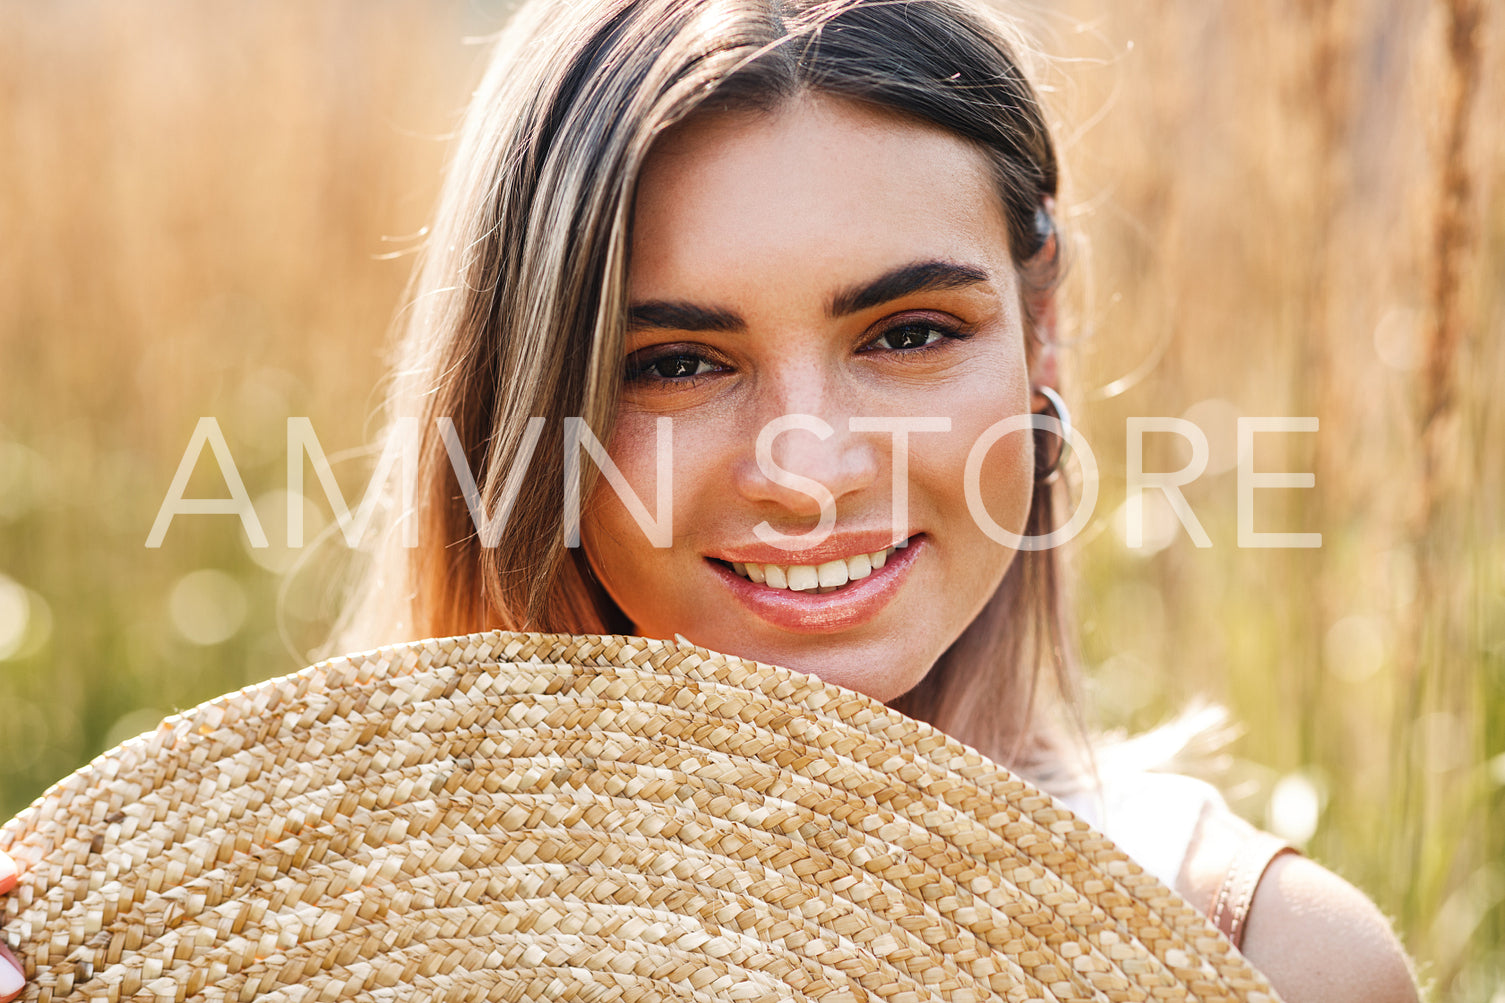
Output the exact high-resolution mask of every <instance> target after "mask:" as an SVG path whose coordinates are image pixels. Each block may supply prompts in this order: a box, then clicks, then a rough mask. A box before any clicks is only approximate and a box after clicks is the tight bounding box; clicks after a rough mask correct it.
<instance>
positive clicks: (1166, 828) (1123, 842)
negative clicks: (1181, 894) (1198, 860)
mask: <svg viewBox="0 0 1505 1003" xmlns="http://www.w3.org/2000/svg"><path fill="white" fill-rule="evenodd" d="M1102 784H1103V785H1102V789H1101V790H1100V791H1096V790H1094V791H1082V792H1079V793H1075V794H1070V795H1067V796H1066V797H1063V798H1061V799H1060V800H1061V801H1062V802H1063V803H1064V804H1065V805H1066V807H1068V808H1070V809H1071V810H1072V811H1074V812H1076V814H1078V815H1080V816H1081V817H1082V818H1083V819H1084V820H1085V821H1086V822H1087V823H1088V824H1089V825H1091V826H1092V827H1093V828H1094V829H1096V830H1097V831H1098V832H1101V833H1102V834H1103V835H1105V836H1107V837H1108V838H1109V839H1111V840H1113V842H1115V843H1117V844H1118V846H1119V848H1120V849H1121V850H1123V851H1124V852H1125V853H1127V854H1128V855H1129V856H1130V857H1132V858H1133V859H1134V862H1135V863H1137V864H1138V865H1139V866H1140V867H1143V868H1144V869H1145V870H1146V871H1149V872H1150V873H1151V874H1153V875H1155V877H1157V878H1159V879H1160V880H1161V882H1163V883H1164V884H1165V885H1166V887H1168V888H1175V887H1176V876H1177V875H1178V874H1180V873H1181V865H1182V863H1183V862H1184V861H1185V860H1186V851H1187V850H1188V849H1189V848H1190V847H1191V838H1192V836H1193V835H1194V834H1195V832H1196V827H1197V819H1198V818H1200V817H1201V814H1202V810H1203V809H1204V808H1205V807H1207V806H1208V805H1212V806H1213V807H1214V808H1222V809H1226V808H1227V804H1226V802H1224V800H1223V795H1221V794H1220V793H1218V789H1217V788H1216V787H1213V786H1212V785H1211V784H1209V783H1206V782H1204V781H1201V780H1197V779H1196V778H1194V777H1187V776H1182V775H1181V774H1178V773H1148V772H1128V773H1117V774H1113V775H1109V776H1104V777H1103V779H1102Z"/></svg>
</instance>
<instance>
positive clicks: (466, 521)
mask: <svg viewBox="0 0 1505 1003" xmlns="http://www.w3.org/2000/svg"><path fill="white" fill-rule="evenodd" d="M1027 52H1028V50H1027V49H1026V48H1025V47H1023V46H1022V45H1021V43H1020V41H1019V39H1018V38H1017V36H1016V32H1015V31H1014V29H1013V27H1012V26H1011V25H1010V24H1009V22H1008V21H1007V20H1005V19H1004V18H1002V17H1001V16H999V15H997V14H995V13H994V12H992V11H990V10H988V9H987V8H984V7H981V6H978V5H975V4H972V3H966V2H962V0H909V2H904V3H893V2H881V0H878V2H863V0H856V2H853V0H835V2H832V0H594V2H572V3H567V4H566V3H558V2H551V0H535V2H533V3H531V4H529V5H527V6H525V7H524V8H523V9H522V10H521V11H520V12H519V14H518V15H517V16H516V18H515V20H514V21H513V23H512V24H511V26H510V27H509V28H508V30H507V31H506V32H504V33H503V35H502V36H501V37H500V38H499V40H498V42H497V46H496V50H495V55H494V58H493V59H492V61H491V63H490V65H489V69H488V71H487V73H486V75H485V78H484V80H483V82H482V83H481V85H480V87H479V89H478V90H477V91H476V92H475V95H474V97H473V99H472V101H471V104H470V108H469V112H468V114H467V117H466V120H465V124H464V127H463V130H462V132H461V136H460V140H459V143H458V146H457V148H456V151H455V153H454V155H453V159H452V162H451V164H450V167H449V173H448V176H447V180H446V184H445V186H444V189H443V194H442V196H441V201H440V204H439V208H438V212H437V215H436V219H435V222H434V225H433V227H432V230H431V233H430V235H429V237H428V240H427V244H426V247H425V250H424V252H423V258H422V261H421V267H420V269H419V270H418V271H417V272H416V274H415V279H414V287H413V289H412V295H411V306H410V308H409V312H408V317H407V323H406V328H405V331H404V332H403V334H402V337H401V339H400V341H399V342H398V346H397V347H398V350H397V357H396V359H395V367H394V372H393V377H392V382H391V385H390V387H389V394H388V397H387V401H386V407H385V416H386V419H387V422H388V424H387V433H386V434H387V435H388V436H392V435H396V434H398V428H399V419H401V418H404V417H416V418H417V419H418V424H417V429H418V432H417V434H418V442H419V449H418V469H417V491H416V497H415V505H414V508H413V509H412V510H411V511H410V512H407V513H405V514H404V515H403V518H408V519H416V520H417V523H416V526H415V527H412V528H413V529H416V532H417V539H418V544H419V545H418V546H417V547H416V548H413V549H407V548H404V547H403V546H402V545H401V536H402V527H401V526H400V525H399V523H400V520H399V519H397V518H396V517H395V510H389V515H391V516H392V518H389V526H388V531H387V533H386V534H385V535H384V536H383V538H382V540H381V542H380V543H379V544H378V545H377V546H376V548H375V549H374V552H373V555H372V556H373V561H372V563H371V565H370V567H369V571H368V572H367V573H366V575H365V577H364V580H363V581H362V582H361V584H360V587H359V588H358V590H357V591H356V593H355V595H354V596H353V597H352V600H351V602H350V604H349V606H348V608H347V611H346V616H345V617H344V618H343V620H342V622H341V624H340V626H339V628H338V629H337V631H336V633H335V634H334V635H333V636H332V638H331V641H330V643H329V644H328V645H326V653H331V652H334V651H336V650H351V649H354V648H360V647H370V646H373V645H376V644H381V643H387V642H391V641H399V640H407V639H413V638H418V637H424V636H441V635H453V634H464V633H470V632H474V631H480V630H486V629H491V628H497V627H501V628H510V629H528V630H542V631H568V632H602V631H604V632H627V631H630V630H631V624H629V623H628V622H626V620H625V618H624V617H623V615H622V613H621V611H620V610H619V609H617V607H616V606H615V604H613V603H612V601H611V600H610V599H609V598H608V597H607V596H606V594H605V593H604V592H603V591H602V590H601V589H600V587H599V586H598V585H596V584H595V582H594V580H593V578H592V577H591V575H590V574H589V572H588V571H587V569H586V564H585V560H584V555H583V554H582V553H581V551H580V550H579V549H578V548H575V549H571V548H569V547H567V546H566V545H565V539H564V534H563V527H562V516H561V513H562V512H563V507H564V487H563V474H564V469H563V467H564V461H563V455H562V445H563V428H564V421H563V419H564V418H566V417H577V416H578V417H580V418H583V419H584V420H585V422H586V425H587V426H588V427H589V428H590V429H592V430H595V431H596V433H597V434H598V435H600V437H601V438H602V439H603V441H604V440H605V439H606V438H607V437H606V435H605V434H604V433H605V432H606V431H607V430H609V429H610V428H611V427H612V421H613V416H614V413H615V407H616V403H617V395H618V390H619V386H620V380H621V369H622V354H623V348H622V345H623V330H624V322H625V315H626V306H627V304H626V280H627V269H628V265H629V262H628V250H629V247H630V240H629V235H630V228H631V224H632V205H633V197H634V192H635V189H636V184H637V179H638V176H639V172H640V170H641V168H642V165H643V163H644V160H645V158H646V157H647V155H648V153H649V150H650V149H651V147H652V144H653V142H654V140H655V138H656V137H657V136H659V135H660V134H661V133H662V132H663V131H664V130H666V129H668V128H669V127H671V126H673V125H674V124H676V123H678V122H682V121H684V120H685V119H686V117H687V116H689V115H691V114H692V113H694V112H696V111H697V110H702V109H704V110H713V109H714V110H718V111H719V110H732V109H736V110H748V109H754V110H762V111H770V112H771V111H774V110H776V109H777V108H779V107H780V106H781V104H782V103H783V102H785V101H788V100H789V99H791V98H792V97H794V96H796V95H798V94H800V93H802V92H808V91H818V92H823V93H826V94H830V95H835V96H840V97H843V98H846V99H850V100H854V101H861V102H866V103H868V104H871V105H876V106H879V107H881V108H883V109H886V110H888V111H890V112H892V113H895V114H899V115H903V116H908V117H911V118H914V119H919V120H922V121H924V122H927V123H931V124H933V125H936V126H939V127H941V128H943V129H946V130H948V131H950V132H952V133H953V134H955V135H958V136H962V137H965V138H966V139H967V140H969V141H971V142H973V143H975V144H976V145H977V147H978V148H979V149H980V150H981V151H983V152H984V153H985V154H986V156H987V158H988V161H989V163H990V164H991V165H992V168H993V171H994V174H995V181H996V190H997V194H998V198H999V200H1000V202H1001V203H1002V205H1003V206H1004V208H1005V210H1006V214H1007V220H1008V230H1009V243H1010V249H1011V253H1012V256H1013V260H1014V262H1015V264H1016V266H1017V267H1018V269H1019V272H1020V275H1021V278H1022V280H1023V281H1022V282H1021V289H1022V296H1023V298H1024V303H1023V306H1024V312H1025V316H1026V317H1027V318H1028V319H1029V326H1030V332H1031V334H1032V335H1033V336H1032V337H1031V338H1029V339H1027V341H1028V343H1029V346H1030V349H1029V350H1030V353H1031V357H1032V358H1033V354H1034V353H1035V352H1036V351H1038V346H1037V339H1038V337H1040V335H1041V331H1042V327H1041V325H1040V324H1039V323H1038V320H1039V316H1040V313H1041V311H1042V309H1044V308H1045V307H1044V306H1043V305H1044V304H1048V303H1049V299H1050V295H1051V292H1052V290H1053V288H1054V285H1055V282H1056V280H1057V273H1058V269H1059V254H1058V253H1057V250H1058V246H1059V245H1058V241H1057V238H1056V234H1055V226H1054V222H1053V220H1052V219H1051V216H1050V211H1049V210H1050V206H1051V205H1052V198H1053V196H1054V195H1055V192H1056V186H1057V164H1056V157H1055V151H1054V147H1053V145H1052V142H1051V138H1050V135H1049V131H1048V129H1047V126H1046V122H1045V117H1044V114H1043V112H1042V109H1041V106H1040V102H1039V101H1038V99H1037V97H1036V94H1035V92H1034V90H1033V89H1032V87H1031V85H1030V83H1029V82H1028V77H1027V74H1026V72H1025V68H1024V66H1023V65H1022V63H1021V59H1022V57H1023V55H1024V54H1026V53H1027ZM530 418H543V419H544V421H543V422H542V430H541V438H538V439H533V440H530V438H529V435H530V426H529V419H530ZM442 419H448V420H450V421H452V422H453V429H454V436H453V439H452V441H451V442H450V443H449V444H448V445H447V444H446V441H445V437H444V432H443V426H442V424H441V420H442ZM410 426H411V423H410ZM531 429H532V432H534V433H538V431H539V428H538V423H537V422H535V423H534V424H533V426H531ZM530 443H531V444H532V446H533V448H532V452H531V457H529V456H528V446H529V444H530ZM451 450H454V451H455V452H456V453H462V452H463V459H464V460H465V462H466V463H467V464H468V465H469V469H470V470H471V471H472V472H473V473H474V477H475V485H476V491H475V493H474V496H473V497H472V498H471V499H470V500H469V502H467V498H466V492H465V491H464V490H462V489H461V486H460V485H459V483H458V481H457V479H456V475H455V473H454V471H453V469H452V457H451ZM525 457H526V458H527V459H525ZM455 458H456V459H458V458H459V457H455ZM589 489H590V485H589V484H585V485H582V488H581V490H582V491H583V492H587V493H588V491H589ZM1052 491H1053V488H1052V486H1051V485H1049V484H1046V483H1038V484H1037V485H1036V488H1035V492H1034V504H1033V508H1032V510H1031V514H1030V518H1029V524H1028V530H1027V532H1029V533H1032V534H1042V533H1045V532H1048V531H1049V530H1050V529H1052V528H1053V524H1054V516H1055V505H1054V499H1053V496H1052ZM472 504H479V506H480V511H482V512H484V513H491V512H496V511H498V510H499V509H500V508H501V507H502V506H505V505H508V504H510V506H511V507H510V512H509V514H508V518H507V520H506V523H505V526H504V527H503V528H502V529H501V532H500V535H499V537H498V538H497V539H496V541H495V545H494V546H487V545H485V544H486V543H487V542H490V541H483V540H482V539H481V538H480V536H479V535H478V533H477V527H476V522H475V521H474V520H473V518H472V515H471V505H472ZM1058 579H1059V571H1058V566H1057V558H1056V556H1055V552H1054V551H1053V550H1041V551H1033V552H1021V553H1020V554H1019V555H1018V557H1017V558H1016V559H1015V561H1014V562H1013V564H1012V565H1011V567H1010V570H1009V572H1008V574H1007V575H1006V577H1005V579H1004V581H1003V583H1002V585H1001V586H1000V587H999V589H998V591H997V594H996V595H994V596H993V597H992V599H991V601H990V602H989V603H988V605H987V607H986V609H985V610H984V612H983V613H982V614H981V615H980V616H979V617H978V618H977V620H976V621H975V622H974V623H973V624H972V625H971V626H970V627H969V628H968V629H967V631H966V632H965V633H964V634H963V635H962V636H961V638H959V639H958V640H957V641H956V643H955V644H954V645H953V646H952V647H951V648H950V649H949V650H948V651H947V652H946V653H945V654H944V655H943V656H942V657H941V659H940V660H939V662H938V663H937V664H936V665H935V666H934V668H933V669H932V670H931V671H930V673H929V675H928V676H927V677H926V678H925V680H924V681H923V682H922V683H921V684H920V685H919V686H918V687H917V688H916V689H915V690H913V691H912V692H910V693H908V694H906V695H905V696H903V697H901V698H900V699H899V700H897V701H895V706H896V707H897V708H898V709H900V710H903V711H904V712H906V713H909V714H911V715H913V716H916V717H919V718H922V719H926V720H929V721H930V722H932V723H934V724H936V725H937V726H938V727H940V728H942V729H943V730H945V731H947V732H949V733H951V734H953V735H955V736H956V737H958V738H961V739H962V740H963V741H966V742H969V743H970V744H972V745H974V746H975V747H977V748H979V749H980V750H982V751H984V752H986V753H989V754H990V755H993V756H995V757H1000V758H1003V759H1005V760H1007V761H1009V762H1011V763H1013V764H1014V765H1015V766H1016V768H1021V769H1025V770H1026V771H1027V772H1031V773H1034V774H1035V775H1037V776H1039V775H1041V774H1044V773H1046V772H1048V771H1047V767H1048V766H1049V765H1050V764H1051V762H1052V761H1053V760H1058V759H1059V758H1060V756H1059V754H1060V752H1061V751H1062V748H1063V746H1062V745H1061V744H1060V742H1059V741H1058V740H1057V739H1055V738H1053V736H1057V735H1060V734H1062V733H1064V732H1063V729H1061V728H1059V727H1058V726H1057V725H1056V724H1053V723H1052V721H1053V720H1054V719H1056V718H1059V716H1060V715H1059V714H1055V713H1053V712H1057V711H1061V710H1063V709H1064V710H1068V711H1069V710H1070V709H1071V708H1072V707H1073V706H1074V700H1073V699H1072V697H1071V685H1070V682H1071V679H1070V674H1069V671H1068V670H1069V660H1068V659H1067V658H1066V657H1065V656H1064V653H1063V650H1064V630H1063V626H1062V625H1063V622H1064V617H1063V613H1062V608H1061V597H1060V589H1059V581H1058ZM1068 716H1069V715H1068Z"/></svg>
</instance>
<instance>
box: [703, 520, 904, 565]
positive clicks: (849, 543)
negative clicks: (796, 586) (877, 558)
mask: <svg viewBox="0 0 1505 1003" xmlns="http://www.w3.org/2000/svg"><path fill="white" fill-rule="evenodd" d="M900 539H902V537H900ZM894 543H895V537H894V531H893V530H892V529H880V530H868V531H865V532H861V533H840V534H838V533H832V534H831V535H830V536H829V537H827V538H826V539H825V540H823V541H822V542H821V544H820V546H818V547H811V548H810V549H809V550H780V549H779V548H778V547H773V546H770V545H768V544H766V543H750V544H747V545H745V546H739V547H731V548H729V549H727V550H722V551H718V552H716V553H714V554H707V555H706V556H707V557H713V558H715V559H717V560H720V561H725V562H726V563H727V564H783V565H790V564H824V563H826V562H827V561H836V560H845V559H846V558H848V557H856V556H857V555H858V554H871V553H873V552H874V551H878V550H883V549H884V548H886V547H892V546H893V545H894Z"/></svg>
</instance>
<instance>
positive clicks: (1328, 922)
mask: <svg viewBox="0 0 1505 1003" xmlns="http://www.w3.org/2000/svg"><path fill="white" fill-rule="evenodd" d="M1243 953H1244V956H1245V957H1246V958H1248V959H1249V961H1250V963H1251V964H1253V965H1254V967H1256V968H1258V969H1259V970H1260V971H1261V972H1263V973H1264V975H1265V977H1266V978H1268V979H1269V980H1270V984H1271V985H1272V986H1274V987H1275V990H1276V992H1278V993H1280V995H1281V997H1282V999H1284V1000H1285V1001H1286V1003H1307V1001H1316V1000H1325V1001H1328V1003H1344V1001H1348V1000H1354V1001H1359V1000H1364V1001H1371V1003H1392V1001H1393V1003H1413V1001H1415V1000H1417V999H1419V994H1418V992H1417V988H1416V978H1415V976H1414V975H1413V974H1412V971H1411V965H1410V962H1409V961H1408V960H1407V958H1406V953H1405V951H1404V949H1403V948H1402V947H1401V944H1400V941H1399V940H1397V939H1396V937H1395V934H1394V932H1393V931H1392V930H1391V929H1390V923H1389V921H1387V920H1386V919H1385V916H1384V914H1383V913H1381V912H1380V911H1379V909H1378V908H1377V907H1376V906H1375V904H1374V903H1373V902H1371V901H1370V900H1369V898H1368V896H1366V895H1365V894H1364V893H1363V892H1361V891H1359V890H1358V889H1357V888H1355V887H1354V886H1353V885H1351V884H1349V883H1348V882H1347V881H1344V880H1343V879H1342V878H1340V877H1338V875H1336V874H1334V873H1333V872H1332V871H1329V870H1328V869H1327V868H1325V867H1323V866H1322V865H1320V864H1318V863H1316V862H1315V861H1313V860H1309V859H1308V858H1306V857H1302V856H1298V855H1296V854H1284V855H1282V856H1280V857H1277V858H1276V859H1275V860H1273V861H1272V862H1271V863H1270V867H1269V870H1267V871H1266V872H1265V876H1264V878H1263V880H1261V881H1260V883H1259V888H1258V890H1257V891H1256V892H1255V894H1254V900H1253V902H1252V903H1251V906H1250V909H1249V920H1248V925H1247V927H1246V929H1245V932H1244V943H1243Z"/></svg>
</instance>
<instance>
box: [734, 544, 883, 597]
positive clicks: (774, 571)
mask: <svg viewBox="0 0 1505 1003" xmlns="http://www.w3.org/2000/svg"><path fill="white" fill-rule="evenodd" d="M907 546H909V541H908V540H901V541H899V542H898V543H897V544H895V545H894V546H892V547H885V548H883V549H882V550H875V551H873V552H872V553H871V554H857V555H856V556H854V557H848V558H846V559H845V560H837V561H827V562H826V563H824V564H821V565H813V564H794V565H786V564H752V563H750V562H749V563H746V564H744V563H742V562H740V561H739V562H734V563H733V564H732V570H733V571H735V572H736V573H737V574H739V575H741V576H742V577H743V578H747V579H750V580H751V581H754V582H756V583H757V584H759V585H766V586H768V587H769V588H771V589H788V590H789V591H791V592H814V593H817V594H820V593H825V592H834V591H836V590H837V589H839V588H841V587H842V586H844V585H846V584H847V583H848V582H855V581H859V580H861V579H863V578H866V577H867V576H868V575H870V574H872V573H873V572H874V571H877V570H878V569H879V568H881V567H883V566H884V565H885V564H887V563H888V558H889V556H890V555H891V554H893V552H894V551H895V550H902V549H903V548H905V547H907Z"/></svg>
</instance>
